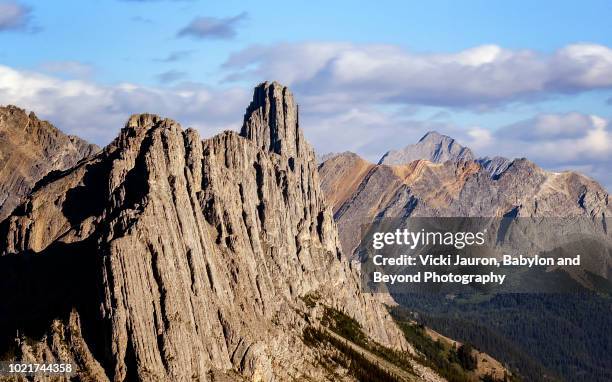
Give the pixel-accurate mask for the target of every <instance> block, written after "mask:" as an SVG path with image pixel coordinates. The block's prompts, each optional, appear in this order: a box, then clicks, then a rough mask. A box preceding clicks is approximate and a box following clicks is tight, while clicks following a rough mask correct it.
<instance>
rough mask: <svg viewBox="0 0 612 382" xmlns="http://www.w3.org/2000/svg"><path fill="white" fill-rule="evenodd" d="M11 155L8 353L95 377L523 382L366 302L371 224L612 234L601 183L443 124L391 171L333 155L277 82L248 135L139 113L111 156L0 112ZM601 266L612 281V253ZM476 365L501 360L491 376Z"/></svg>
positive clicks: (262, 98)
mask: <svg viewBox="0 0 612 382" xmlns="http://www.w3.org/2000/svg"><path fill="white" fill-rule="evenodd" d="M0 157H1V158H3V162H4V164H3V167H2V170H1V171H0V180H2V182H1V184H2V185H1V186H0V201H1V202H2V203H1V204H0V296H2V297H3V298H2V299H0V360H14V361H20V362H38V363H44V362H46V363H51V362H64V363H66V362H67V363H71V364H73V365H75V366H76V368H77V371H76V372H75V373H74V375H73V379H75V380H83V381H131V380H144V381H166V380H173V381H187V380H202V381H225V380H254V381H274V380H315V381H320V380H328V381H333V380H347V381H350V380H374V381H387V380H396V381H397V380H400V381H417V380H418V381H443V380H453V381H466V382H467V381H477V380H480V378H485V377H490V378H492V379H493V380H504V378H505V379H509V378H515V377H516V376H520V375H521V373H520V372H521V371H522V370H518V372H516V373H514V371H511V370H510V368H508V367H506V366H502V364H501V363H500V362H498V361H497V360H495V359H494V358H492V357H490V356H489V355H487V354H485V353H483V352H482V351H479V350H476V349H473V350H467V354H468V355H467V356H465V353H462V352H464V351H465V349H471V348H469V347H465V348H464V347H463V346H462V345H461V343H460V342H457V341H456V339H449V338H446V337H444V336H443V335H442V334H440V333H437V332H435V331H432V330H431V329H429V328H426V327H424V326H423V325H421V324H419V323H417V322H416V321H415V319H414V318H412V316H410V312H409V313H406V312H401V314H399V315H397V314H394V315H393V317H392V315H391V314H390V313H389V308H390V307H391V306H393V305H396V302H394V301H392V300H390V299H388V298H385V297H384V296H381V295H371V294H368V293H364V292H363V291H362V290H361V285H360V278H359V264H357V263H355V262H354V261H353V259H352V253H353V250H354V248H355V247H356V246H357V244H358V241H359V229H360V226H361V225H362V224H364V223H365V224H368V223H369V222H372V221H373V220H374V219H378V218H381V217H401V218H408V217H412V216H512V217H520V216H528V217H534V216H536V217H537V216H562V217H568V216H580V217H586V218H588V219H590V220H591V221H593V222H594V224H597V225H599V226H601V225H604V224H605V219H606V217H607V216H609V214H610V212H611V211H610V209H611V207H610V206H609V205H608V198H609V196H608V193H607V192H606V190H604V189H603V188H602V187H601V186H600V185H598V184H597V182H595V181H593V180H591V179H589V178H587V177H585V176H583V175H580V174H578V173H574V172H565V173H552V172H548V171H545V170H543V169H541V168H539V167H538V166H536V165H535V164H534V163H532V162H530V161H528V160H526V159H524V158H523V159H515V160H508V159H505V158H501V157H495V158H477V157H476V156H475V154H474V153H473V152H472V151H471V150H470V149H469V148H466V147H463V146H461V145H460V144H459V143H458V142H457V141H455V140H454V139H452V138H450V137H447V136H444V135H441V134H439V133H436V132H430V133H428V134H426V135H425V136H424V137H423V138H422V139H421V140H420V141H419V142H418V143H416V144H414V145H409V146H407V147H406V148H404V149H402V150H398V151H390V152H388V153H387V154H385V155H384V156H383V157H382V158H381V159H380V161H379V163H377V164H374V163H370V162H368V161H366V160H364V159H362V158H360V157H359V156H358V155H357V154H354V153H350V152H346V153H342V154H337V155H331V156H327V157H325V160H324V161H323V162H322V163H321V164H318V165H317V159H316V157H315V153H314V150H313V149H312V147H311V146H310V145H309V144H308V142H307V141H306V139H305V138H304V134H303V132H302V129H301V128H300V125H299V115H298V108H297V104H296V102H295V100H294V98H293V95H292V94H291V92H290V91H289V89H288V88H286V87H285V86H283V85H281V84H278V83H276V82H265V83H262V84H260V85H259V86H257V87H256V88H255V90H254V94H253V99H252V101H251V103H250V105H248V107H247V109H246V113H245V115H244V120H243V124H242V127H241V129H240V132H239V133H238V132H233V131H225V132H223V133H220V134H218V135H216V136H214V137H211V138H204V139H203V138H202V137H200V135H199V133H198V132H197V131H196V130H194V129H183V128H182V127H181V126H180V124H179V123H177V122H176V121H173V120H171V119H167V118H162V117H160V116H157V115H153V114H138V115H133V116H131V117H130V118H129V120H128V121H127V123H126V124H125V126H124V128H123V129H121V131H120V133H119V135H118V136H117V138H116V139H114V140H113V141H112V142H111V143H110V144H109V145H107V146H106V147H104V148H102V149H100V148H99V147H97V146H95V145H91V144H89V143H87V142H85V141H83V140H81V139H79V138H76V137H73V136H67V135H64V134H63V133H61V132H60V131H59V130H58V129H56V128H55V127H53V126H52V125H51V124H50V123H48V122H45V121H41V120H39V119H38V118H37V117H36V116H35V115H34V114H33V113H30V114H27V113H26V112H25V111H24V110H21V109H19V108H17V107H13V106H9V107H4V108H0ZM598 261H599V263H598V264H599V265H601V269H600V271H601V272H599V275H600V276H602V277H604V278H607V277H609V276H610V274H609V272H610V271H609V270H610V264H611V263H610V258H609V257H608V258H605V257H604V258H602V259H598ZM480 350H484V349H480ZM460 354H463V355H461V356H460ZM472 356H473V357H474V359H479V360H484V361H481V362H482V363H481V365H480V366H479V367H477V368H476V369H472V368H471V366H470V362H469V360H470V357H472ZM500 356H505V354H500ZM466 357H467V358H466ZM466 359H467V363H466ZM516 365H519V366H520V367H522V365H524V364H516ZM516 365H515V364H512V366H516ZM520 367H519V368H518V369H520ZM537 370H539V369H537ZM513 373H514V374H513Z"/></svg>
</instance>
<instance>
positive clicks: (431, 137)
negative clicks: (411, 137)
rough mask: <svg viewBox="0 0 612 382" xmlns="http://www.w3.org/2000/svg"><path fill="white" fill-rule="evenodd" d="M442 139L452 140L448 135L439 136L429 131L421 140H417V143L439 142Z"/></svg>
mask: <svg viewBox="0 0 612 382" xmlns="http://www.w3.org/2000/svg"><path fill="white" fill-rule="evenodd" d="M443 139H451V140H454V139H453V138H451V137H449V136H448V135H444V134H440V133H438V132H437V131H435V130H431V131H428V132H426V133H425V135H423V136H422V137H421V139H419V142H425V141H440V140H443Z"/></svg>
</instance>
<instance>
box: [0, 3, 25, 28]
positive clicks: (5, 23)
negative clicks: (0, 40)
mask: <svg viewBox="0 0 612 382" xmlns="http://www.w3.org/2000/svg"><path fill="white" fill-rule="evenodd" d="M30 13H31V10H30V8H29V7H27V6H25V5H22V4H19V3H17V2H14V1H8V2H0V31H7V30H20V29H25V28H26V27H27V25H28V22H29V21H30Z"/></svg>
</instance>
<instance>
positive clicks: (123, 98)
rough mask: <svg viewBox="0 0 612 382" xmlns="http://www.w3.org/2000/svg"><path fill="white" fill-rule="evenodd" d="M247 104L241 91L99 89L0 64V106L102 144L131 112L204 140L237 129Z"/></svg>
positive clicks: (91, 84)
mask: <svg viewBox="0 0 612 382" xmlns="http://www.w3.org/2000/svg"><path fill="white" fill-rule="evenodd" d="M249 99H250V91H247V90H245V89H242V88H228V89H211V88H208V87H206V86H203V85H199V84H181V85H180V86H174V87H163V88H156V87H146V86H140V85H135V84H130V83H123V84H118V85H113V86H104V85H100V84H97V83H95V82H92V81H85V80H64V79H60V78H58V77H54V76H51V75H48V74H40V73H37V72H28V71H21V70H16V69H13V68H10V67H7V66H2V65H0V104H2V105H6V104H13V105H17V106H19V107H23V108H26V109H28V110H32V111H34V112H35V113H36V114H37V115H38V116H40V117H42V118H45V119H48V120H49V121H51V122H52V123H54V124H55V125H56V126H58V127H59V128H61V129H62V130H64V131H65V132H67V133H70V134H76V135H79V136H81V137H83V138H85V139H88V140H90V141H92V142H95V143H98V144H102V145H104V144H106V143H108V142H109V141H110V140H111V139H112V138H114V137H115V136H116V134H117V133H118V131H119V129H120V128H121V127H122V126H123V124H124V123H125V121H126V120H127V118H128V117H129V116H130V115H131V114H134V113H144V112H150V113H155V114H160V115H162V116H165V117H169V118H173V119H176V120H177V121H178V122H180V123H181V124H182V125H183V126H185V127H195V128H198V129H199V130H200V131H201V132H202V134H203V135H205V136H208V135H211V134H213V133H215V132H218V131H221V130H225V129H237V128H239V126H240V123H241V117H242V115H243V113H244V109H245V107H246V105H247V104H248V102H249Z"/></svg>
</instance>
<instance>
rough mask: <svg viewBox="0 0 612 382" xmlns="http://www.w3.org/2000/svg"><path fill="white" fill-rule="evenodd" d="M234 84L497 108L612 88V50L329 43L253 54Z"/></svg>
mask: <svg viewBox="0 0 612 382" xmlns="http://www.w3.org/2000/svg"><path fill="white" fill-rule="evenodd" d="M224 68H225V69H226V70H227V71H228V75H227V80H228V81H232V80H240V79H245V78H247V79H248V78H275V79H278V80H280V81H283V82H285V83H288V84H291V85H293V87H294V88H295V89H296V90H298V91H299V92H301V93H303V94H305V95H310V96H313V97H314V96H316V97H318V98H322V97H326V98H327V99H329V100H330V101H331V102H336V101H338V99H339V98H341V97H344V100H345V101H346V102H350V103H352V104H356V103H364V102H368V103H372V102H384V103H405V104H424V105H436V106H461V107H464V106H475V107H479V106H480V107H482V106H491V105H499V104H504V103H509V102H514V101H521V100H533V99H536V98H542V97H547V96H550V95H553V94H564V93H577V92H582V91H589V90H594V89H610V88H612V49H610V48H609V47H606V46H602V45H595V44H574V45H569V46H566V47H563V48H561V49H559V50H557V51H555V52H553V53H552V54H542V53H538V52H535V51H532V50H510V49H504V48H502V47H499V46H497V45H483V46H478V47H475V48H471V49H467V50H464V51H460V52H456V53H448V54H433V53H413V52H409V51H407V50H405V49H402V48H400V47H398V46H395V45H373V44H362V45H357V44H349V43H329V42H324V43H323V42H322V43H316V42H306V43H284V44H276V45H268V46H251V47H248V48H246V49H244V50H242V51H239V52H237V53H235V54H233V55H232V56H231V57H230V58H229V59H228V60H227V61H226V62H225V64H224Z"/></svg>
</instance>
